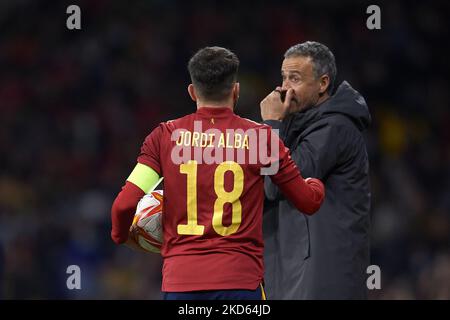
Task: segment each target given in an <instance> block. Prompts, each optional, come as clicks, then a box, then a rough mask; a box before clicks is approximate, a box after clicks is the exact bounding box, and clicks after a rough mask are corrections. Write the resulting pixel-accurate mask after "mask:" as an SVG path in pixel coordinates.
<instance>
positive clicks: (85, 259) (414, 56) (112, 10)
mask: <svg viewBox="0 0 450 320" xmlns="http://www.w3.org/2000/svg"><path fill="white" fill-rule="evenodd" d="M72 3H78V4H79V5H80V7H81V10H82V11H81V12H82V30H79V31H69V30H67V29H66V27H65V23H66V18H67V16H68V15H67V14H66V7H67V5H68V4H69V3H65V2H64V1H61V2H60V1H58V2H55V1H26V0H22V1H2V2H1V3H0V29H1V36H0V39H1V40H0V70H1V72H0V286H1V287H0V298H4V299H14V298H15V299H24V298H25V299H44V298H63V299H65V298H86V299H116V298H119V299H160V298H161V295H160V280H161V275H160V273H161V272H160V267H161V259H160V257H159V256H158V255H150V254H149V255H145V254H141V253H136V252H132V251H131V250H129V249H128V248H126V247H117V246H115V245H114V244H113V242H112V241H111V239H110V207H111V204H112V201H113V199H114V197H115V195H116V194H117V192H118V191H119V190H120V187H121V186H122V184H123V183H124V180H125V179H126V177H127V176H128V174H129V173H130V171H131V169H132V168H133V166H134V164H135V161H136V157H137V155H138V152H139V148H140V145H141V143H142V141H143V139H144V138H145V136H146V135H147V134H148V133H149V132H150V131H151V130H152V129H153V128H154V127H155V126H156V125H157V124H158V123H159V122H160V121H165V120H169V119H172V118H176V117H179V116H181V115H184V114H186V113H190V112H193V111H194V110H195V105H194V104H193V103H192V102H191V101H190V99H189V97H188V95H187V90H186V86H187V84H188V83H189V77H188V73H187V70H186V64H187V61H188V59H189V57H190V56H191V55H192V54H193V53H194V52H195V51H196V50H197V49H199V48H201V47H204V46H207V45H221V46H225V47H228V48H230V49H231V50H233V51H234V52H236V54H237V55H238V56H239V58H240V60H241V68H240V77H239V81H240V83H241V98H240V101H239V104H238V108H237V110H236V111H237V113H238V114H239V115H241V116H244V117H248V118H251V119H254V120H256V121H260V115H259V102H260V100H261V99H262V98H263V97H265V95H266V94H267V93H268V92H269V91H271V90H272V89H273V88H274V87H275V86H276V85H278V84H279V83H280V81H281V80H280V65H281V61H282V55H283V53H284V51H285V50H286V49H287V48H288V47H290V46H291V45H293V44H295V43H299V42H302V41H306V40H315V41H320V42H323V43H324V44H326V45H327V46H328V47H329V48H330V49H331V50H332V51H333V52H334V54H335V56H336V59H337V66H338V77H339V79H340V80H344V79H345V80H348V81H349V82H350V83H351V84H352V85H353V87H354V88H356V89H357V90H358V91H360V92H361V93H362V94H363V95H364V96H365V98H366V101H367V102H368V105H369V108H370V110H371V113H372V117H373V124H372V126H371V128H370V130H369V131H368V132H367V143H368V151H369V155H370V164H371V184H372V197H373V201H372V234H371V239H372V247H371V251H372V263H373V264H376V265H379V266H380V268H381V272H382V280H381V286H382V289H381V290H375V291H372V292H370V297H371V298H372V299H450V248H449V244H450V170H449V169H450V166H449V163H450V125H449V124H450V108H449V105H450V97H449V90H448V88H449V80H448V74H449V72H450V68H449V66H450V61H449V59H448V54H446V53H445V52H444V49H441V46H442V39H449V38H450V37H449V30H450V26H449V21H450V20H449V19H448V17H446V16H445V15H444V13H445V12H450V10H449V4H448V2H444V1H442V2H436V3H433V5H431V3H425V2H422V4H418V3H415V4H413V3H407V4H400V3H398V2H395V1H389V2H386V3H380V7H381V11H382V29H381V30H375V31H370V30H368V29H367V28H366V26H365V23H366V19H367V17H368V15H367V14H366V12H365V10H366V8H367V6H368V3H365V2H350V1H339V2H332V1H325V0H322V1H314V2H313V1H305V2H300V1H293V2H273V3H264V2H258V3H253V2H247V1H241V2H232V1H231V2H230V1H226V2H223V4H221V5H219V6H217V5H216V6H213V5H212V4H211V3H212V2H204V3H194V2H190V1H189V2H187V1H186V2H182V1H162V0H160V1H133V2H126V1H113V2H112V1H106V0H95V1H78V2H77V1H72V2H71V3H70V4H72ZM72 264H76V265H79V266H80V267H81V272H82V281H81V285H82V290H73V291H70V290H68V289H67V287H66V279H67V276H68V275H67V274H66V268H67V266H69V265H72Z"/></svg>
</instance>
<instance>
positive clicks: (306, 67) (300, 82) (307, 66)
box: [281, 56, 329, 112]
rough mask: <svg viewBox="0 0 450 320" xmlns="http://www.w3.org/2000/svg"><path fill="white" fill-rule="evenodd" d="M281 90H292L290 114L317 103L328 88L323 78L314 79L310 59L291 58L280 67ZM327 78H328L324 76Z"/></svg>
mask: <svg viewBox="0 0 450 320" xmlns="http://www.w3.org/2000/svg"><path fill="white" fill-rule="evenodd" d="M281 76H282V78H283V85H282V89H283V90H289V89H293V90H294V93H295V94H294V95H293V98H292V101H291V105H290V112H297V111H301V110H305V109H307V108H309V107H312V106H315V105H316V104H318V103H319V102H321V101H320V100H322V99H320V98H321V97H322V96H323V94H324V93H325V92H326V89H327V87H328V84H329V83H328V79H323V77H324V76H322V77H320V78H318V79H317V78H316V77H315V75H314V70H313V62H312V60H311V58H310V57H303V56H293V57H288V58H285V59H284V61H283V65H282V66H281ZM325 77H328V76H325ZM324 80H325V82H324Z"/></svg>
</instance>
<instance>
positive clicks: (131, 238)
mask: <svg viewBox="0 0 450 320" xmlns="http://www.w3.org/2000/svg"><path fill="white" fill-rule="evenodd" d="M125 245H126V246H127V247H128V248H130V249H133V250H137V251H143V252H146V251H145V250H143V249H142V248H141V247H140V246H139V245H138V244H137V243H136V239H135V237H134V228H133V225H132V226H131V227H130V232H129V234H128V240H127V241H126V242H125Z"/></svg>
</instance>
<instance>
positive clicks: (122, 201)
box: [111, 163, 160, 244]
mask: <svg viewBox="0 0 450 320" xmlns="http://www.w3.org/2000/svg"><path fill="white" fill-rule="evenodd" d="M159 178H160V177H159V174H158V173H157V172H156V171H155V170H153V169H152V168H151V167H149V166H147V165H144V164H142V163H138V164H137V165H136V167H135V168H134V170H133V171H132V172H131V174H130V176H129V177H128V179H127V181H126V183H125V185H124V186H123V187H122V191H120V193H119V194H118V195H117V197H116V199H115V200H114V202H113V205H112V209H111V219H112V230H111V238H112V239H113V241H114V242H115V243H117V244H121V243H124V242H126V241H128V236H129V230H130V226H131V224H132V222H133V218H134V214H135V211H136V205H137V203H138V202H139V200H140V199H141V198H142V197H143V196H144V195H145V194H146V193H148V192H150V191H151V190H153V189H154V188H155V187H156V186H157V185H158V184H159V182H160V180H159ZM130 241H131V240H130Z"/></svg>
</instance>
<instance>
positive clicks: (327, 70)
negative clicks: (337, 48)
mask: <svg viewBox="0 0 450 320" xmlns="http://www.w3.org/2000/svg"><path fill="white" fill-rule="evenodd" d="M295 56H301V57H310V58H311V60H312V62H313V71H314V75H315V77H316V78H319V77H320V76H322V75H324V74H327V75H328V77H330V84H329V86H328V88H327V92H328V93H329V94H330V95H331V93H332V92H333V88H334V85H335V81H336V73H337V70H336V61H335V59H334V55H333V53H332V52H331V51H330V49H328V47H327V46H326V45H324V44H322V43H319V42H315V41H307V42H303V43H299V44H296V45H295V46H292V47H290V48H289V49H288V50H287V51H286V53H285V54H284V57H285V58H288V57H295Z"/></svg>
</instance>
